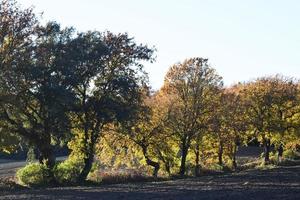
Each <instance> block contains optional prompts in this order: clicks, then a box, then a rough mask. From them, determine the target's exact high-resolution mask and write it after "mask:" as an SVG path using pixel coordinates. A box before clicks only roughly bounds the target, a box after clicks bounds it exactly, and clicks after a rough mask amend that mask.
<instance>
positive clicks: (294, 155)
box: [283, 149, 300, 160]
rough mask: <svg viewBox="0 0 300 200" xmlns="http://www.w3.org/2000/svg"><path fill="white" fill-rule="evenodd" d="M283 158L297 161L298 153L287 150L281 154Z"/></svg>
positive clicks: (299, 154)
mask: <svg viewBox="0 0 300 200" xmlns="http://www.w3.org/2000/svg"><path fill="white" fill-rule="evenodd" d="M283 157H284V158H287V159H293V160H299V159H300V153H299V152H297V151H295V150H293V149H289V150H286V151H284V152H283Z"/></svg>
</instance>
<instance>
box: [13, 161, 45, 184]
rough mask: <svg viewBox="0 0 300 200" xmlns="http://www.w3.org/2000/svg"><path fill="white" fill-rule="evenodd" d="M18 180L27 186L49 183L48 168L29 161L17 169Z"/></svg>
mask: <svg viewBox="0 0 300 200" xmlns="http://www.w3.org/2000/svg"><path fill="white" fill-rule="evenodd" d="M17 179H18V182H19V183H20V184H22V185H27V186H41V185H46V184H49V182H50V178H49V169H48V168H47V167H46V166H45V165H43V164H39V163H31V164H28V165H26V166H25V167H24V168H21V169H19V170H18V171H17Z"/></svg>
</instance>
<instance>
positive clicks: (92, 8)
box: [18, 0, 300, 89]
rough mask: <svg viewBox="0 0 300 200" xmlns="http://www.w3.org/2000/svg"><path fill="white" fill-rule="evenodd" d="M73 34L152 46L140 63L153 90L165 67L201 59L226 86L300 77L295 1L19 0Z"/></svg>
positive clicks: (299, 13) (299, 10) (299, 19)
mask: <svg viewBox="0 0 300 200" xmlns="http://www.w3.org/2000/svg"><path fill="white" fill-rule="evenodd" d="M18 2H19V3H21V5H22V6H24V7H28V6H31V5H33V6H35V11H36V13H39V12H44V15H43V19H44V20H46V21H51V20H55V21H57V22H59V23H61V24H62V25H63V26H74V27H75V28H76V29H77V30H79V31H86V30H98V31H105V30H109V31H112V32H114V33H118V32H128V34H129V35H130V36H132V37H134V38H135V41H136V42H137V43H144V44H148V45H149V46H155V47H156V48H157V50H158V51H157V52H156V55H157V61H156V62H155V63H153V64H146V70H147V72H148V73H149V77H150V83H151V85H152V86H153V88H155V89H159V88H160V86H161V85H162V83H163V78H164V75H165V74H166V72H167V70H168V68H169V67H170V66H171V65H172V64H174V63H177V62H181V61H183V60H184V59H186V58H190V57H204V58H208V59H209V63H210V64H211V66H212V67H214V68H215V69H216V70H217V72H218V73H219V74H220V75H221V76H222V77H223V78H224V82H225V85H231V84H233V83H236V82H238V81H247V80H250V79H253V78H256V77H260V76H265V75H273V74H277V73H280V74H283V75H287V76H294V77H296V78H300V1H298V0H226V1H225V0H18Z"/></svg>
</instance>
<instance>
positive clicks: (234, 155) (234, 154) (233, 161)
mask: <svg viewBox="0 0 300 200" xmlns="http://www.w3.org/2000/svg"><path fill="white" fill-rule="evenodd" d="M236 152H237V145H236V144H234V146H233V152H232V166H233V169H234V170H236V169H237V163H236Z"/></svg>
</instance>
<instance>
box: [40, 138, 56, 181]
mask: <svg viewBox="0 0 300 200" xmlns="http://www.w3.org/2000/svg"><path fill="white" fill-rule="evenodd" d="M39 152H40V154H39V162H40V163H41V164H44V165H46V166H47V168H48V169H49V171H48V173H49V176H48V179H49V181H50V184H56V183H57V182H56V180H55V177H54V173H53V168H54V166H55V160H56V159H55V155H54V151H53V148H52V146H51V144H45V143H44V144H43V145H41V146H40V145H39Z"/></svg>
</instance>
